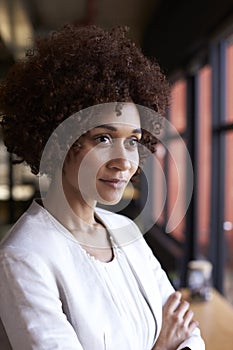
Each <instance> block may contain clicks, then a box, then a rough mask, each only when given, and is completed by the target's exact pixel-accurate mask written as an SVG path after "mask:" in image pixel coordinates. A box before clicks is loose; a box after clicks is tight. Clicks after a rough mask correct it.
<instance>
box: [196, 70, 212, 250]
mask: <svg viewBox="0 0 233 350" xmlns="http://www.w3.org/2000/svg"><path fill="white" fill-rule="evenodd" d="M211 121H212V114H211V68H210V66H209V65H206V66H204V67H203V68H202V69H200V70H199V71H198V73H197V135H196V139H197V140H196V143H197V181H196V186H197V234H198V237H197V240H198V254H199V255H200V256H201V255H204V256H206V255H207V254H208V243H209V233H210V190H211V130H212V129H211V128H212V125H211Z"/></svg>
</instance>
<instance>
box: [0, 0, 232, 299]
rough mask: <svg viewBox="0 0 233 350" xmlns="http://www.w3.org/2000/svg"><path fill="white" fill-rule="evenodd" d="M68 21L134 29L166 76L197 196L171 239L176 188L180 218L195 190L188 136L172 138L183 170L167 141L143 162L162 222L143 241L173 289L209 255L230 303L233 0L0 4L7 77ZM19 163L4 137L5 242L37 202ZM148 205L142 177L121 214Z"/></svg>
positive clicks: (1, 205) (1, 67)
mask: <svg viewBox="0 0 233 350" xmlns="http://www.w3.org/2000/svg"><path fill="white" fill-rule="evenodd" d="M67 22H74V23H77V24H84V25H85V24H98V25H101V26H103V27H106V28H108V27H111V26H113V25H127V26H129V27H130V33H129V35H130V36H131V37H132V38H133V40H134V41H136V43H137V44H138V45H140V46H141V47H142V48H143V51H144V53H145V54H146V55H147V56H149V57H156V58H157V59H158V61H159V63H160V65H161V67H162V69H163V70H164V72H165V73H166V74H167V76H168V78H169V80H170V83H171V86H172V91H171V104H170V108H169V110H168V112H167V118H168V120H170V121H171V122H172V123H173V125H174V126H175V127H176V128H177V130H178V131H179V134H180V136H181V138H182V140H183V141H184V142H185V144H186V146H187V148H188V151H189V154H190V156H191V159H192V164H193V169H194V190H193V196H192V199H191V202H190V205H189V209H188V211H187V213H186V215H185V217H184V218H183V219H182V220H181V222H180V223H179V224H178V225H177V226H176V227H175V228H172V230H171V232H169V233H167V231H168V230H167V229H166V224H167V222H168V219H169V217H170V216H171V212H172V210H173V208H174V206H175V202H176V198H177V192H178V189H179V191H181V193H180V194H181V196H180V200H179V203H177V205H176V213H177V216H179V215H180V212H182V211H183V210H184V208H185V206H186V204H187V203H186V201H187V191H188V187H189V185H190V184H189V181H190V178H189V174H188V173H187V169H186V159H185V157H186V156H185V153H184V152H183V148H182V147H181V139H180V137H177V135H175V134H172V133H171V134H170V135H169V140H168V142H169V143H170V145H171V147H172V148H173V150H175V152H176V154H177V155H178V156H177V159H176V164H174V160H173V159H172V157H171V156H170V154H169V152H167V149H166V148H164V147H163V145H162V144H161V145H159V146H158V150H157V153H156V155H155V156H154V157H152V159H150V160H149V162H148V163H147V165H146V171H147V174H148V175H147V178H148V177H150V180H151V183H152V191H150V192H151V195H150V203H149V204H150V210H149V211H148V220H151V222H154V221H155V219H156V224H154V225H153V226H152V228H151V229H150V230H148V232H147V234H146V235H145V238H146V239H147V241H148V243H149V244H150V246H151V247H152V249H153V251H154V252H155V254H156V255H157V256H158V257H159V259H160V261H161V263H162V265H163V267H164V269H165V270H166V271H167V273H168V274H169V277H170V279H171V281H172V283H173V284H174V285H175V287H181V286H185V285H186V283H187V281H186V271H187V264H188V262H189V261H190V260H192V259H199V258H202V259H208V260H210V261H211V262H212V264H213V284H214V286H215V287H216V288H217V289H218V290H219V291H220V292H221V293H223V294H224V295H225V296H226V297H227V299H228V300H229V301H230V302H232V303H233V0H221V1H216V0H196V1H192V0H191V1H187V0H186V1H185V0H176V1H174V0H173V1H172V0H124V1H121V0H118V1H117V0H49V1H48V0H0V79H1V78H3V77H4V75H5V74H6V72H7V70H8V68H9V67H10V66H11V65H12V64H13V63H14V62H15V61H16V60H18V59H20V58H21V57H22V56H23V55H24V52H25V49H27V48H30V46H31V45H32V44H33V41H34V39H35V38H36V37H37V36H38V35H40V36H43V35H46V34H47V33H49V32H50V31H52V30H54V29H57V28H59V27H60V26H62V25H63V24H65V23H67ZM22 103H23V101H22ZM13 157H14V156H13V155H9V154H8V153H7V152H6V150H5V147H4V144H3V142H2V139H1V136H0V225H1V226H0V236H1V237H3V236H4V234H5V233H6V231H8V229H9V228H10V227H11V225H12V224H13V223H14V222H15V221H16V220H17V218H18V217H19V216H20V215H21V214H22V212H23V211H24V210H25V209H26V208H27V207H28V206H29V204H30V203H31V201H32V199H33V198H34V197H36V196H38V189H39V188H38V178H37V177H35V176H33V175H31V174H30V172H29V170H28V168H27V167H24V166H23V165H15V166H12V159H13ZM177 164H178V168H179V174H178V172H177ZM161 168H162V169H163V172H164V174H165V180H166V185H167V194H166V195H165V190H166V189H165V188H164V186H163V182H164V179H163V178H162V177H161V171H160V169H161ZM180 179H181V181H182V186H181V188H179V180H180ZM127 196H128V194H127V193H126V194H125V198H124V200H125V201H127ZM164 197H166V201H165V203H163V200H164ZM147 199H148V185H147V181H146V177H145V176H143V175H142V178H141V182H140V184H139V185H138V188H137V189H136V191H134V198H133V200H132V201H131V202H130V204H129V205H127V206H124V205H123V207H122V209H121V211H122V212H124V213H125V214H126V215H129V216H130V217H132V218H134V217H135V216H136V215H137V214H138V213H139V212H140V210H142V208H143V206H144V203H145V200H147ZM161 208H162V209H161Z"/></svg>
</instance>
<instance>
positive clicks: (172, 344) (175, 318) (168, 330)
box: [152, 292, 198, 350]
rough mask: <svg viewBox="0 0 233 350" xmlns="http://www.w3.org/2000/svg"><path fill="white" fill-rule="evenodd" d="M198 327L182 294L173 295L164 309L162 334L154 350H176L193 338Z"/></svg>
mask: <svg viewBox="0 0 233 350" xmlns="http://www.w3.org/2000/svg"><path fill="white" fill-rule="evenodd" d="M197 325H198V324H197V322H196V321H194V320H193V312H192V311H191V310H190V309H189V303H188V302H186V301H181V293H179V292H175V293H173V294H171V295H170V297H169V298H168V301H167V302H166V304H165V305H164V307H163V319H162V327H161V332H160V334H159V337H158V339H157V341H156V344H155V346H154V347H153V349H152V350H176V349H177V348H178V347H179V346H180V344H182V342H183V341H185V340H186V339H188V338H190V337H192V333H193V331H194V329H195V328H196V327H197ZM182 349H185V348H182ZM186 349H187V347H186Z"/></svg>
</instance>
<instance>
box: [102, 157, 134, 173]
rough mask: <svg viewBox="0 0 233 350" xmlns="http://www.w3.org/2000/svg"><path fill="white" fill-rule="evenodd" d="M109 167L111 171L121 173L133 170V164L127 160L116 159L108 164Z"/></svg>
mask: <svg viewBox="0 0 233 350" xmlns="http://www.w3.org/2000/svg"><path fill="white" fill-rule="evenodd" d="M108 167H109V168H111V169H113V168H114V169H117V170H120V171H126V170H130V169H131V168H132V164H131V162H130V160H129V159H126V158H114V159H111V160H110V161H109V162H108Z"/></svg>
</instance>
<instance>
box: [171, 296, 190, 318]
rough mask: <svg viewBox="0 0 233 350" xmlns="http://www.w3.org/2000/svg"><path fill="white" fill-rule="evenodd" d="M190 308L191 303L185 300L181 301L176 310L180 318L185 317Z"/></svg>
mask: <svg viewBox="0 0 233 350" xmlns="http://www.w3.org/2000/svg"><path fill="white" fill-rule="evenodd" d="M188 310H189V303H188V302H187V301H185V300H184V301H182V302H180V304H179V305H178V306H177V308H176V310H174V312H175V313H176V314H178V315H179V317H180V318H183V317H184V315H185V314H186V312H187V311H188Z"/></svg>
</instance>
